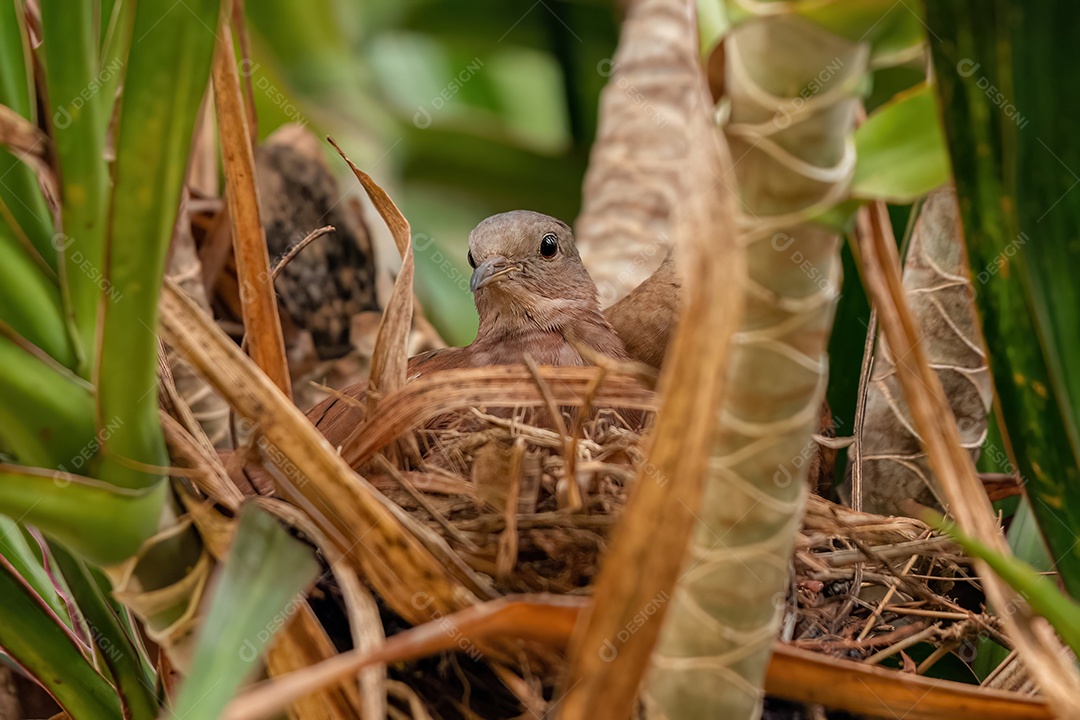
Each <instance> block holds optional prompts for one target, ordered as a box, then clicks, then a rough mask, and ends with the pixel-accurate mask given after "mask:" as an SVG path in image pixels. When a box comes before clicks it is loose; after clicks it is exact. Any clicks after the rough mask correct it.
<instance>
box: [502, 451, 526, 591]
mask: <svg viewBox="0 0 1080 720" xmlns="http://www.w3.org/2000/svg"><path fill="white" fill-rule="evenodd" d="M524 467H525V438H522V437H519V438H517V439H516V440H515V441H514V445H513V448H512V449H511V451H510V473H509V475H510V476H509V477H508V478H507V481H508V484H509V487H508V492H507V493H506V507H505V508H503V518H504V519H505V521H506V527H505V528H503V531H502V533H500V534H499V544H498V549H497V550H496V553H495V574H496V576H497V577H499V578H500V579H502V578H505V577H507V576H508V575H509V574H510V573H511V572H512V571H513V569H514V566H515V565H516V564H517V558H518V526H517V517H518V493H519V490H520V488H521V473H522V470H523V469H524Z"/></svg>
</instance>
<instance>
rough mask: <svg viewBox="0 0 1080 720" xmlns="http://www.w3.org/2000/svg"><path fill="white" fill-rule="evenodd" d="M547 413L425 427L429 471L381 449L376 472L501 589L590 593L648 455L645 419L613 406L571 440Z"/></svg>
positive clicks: (467, 417) (376, 480) (472, 417)
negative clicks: (540, 418)
mask: <svg viewBox="0 0 1080 720" xmlns="http://www.w3.org/2000/svg"><path fill="white" fill-rule="evenodd" d="M537 414H538V413H535V412H530V411H524V412H522V411H518V412H516V413H514V414H507V415H504V416H500V415H495V414H490V413H485V412H481V411H479V410H472V411H470V412H467V413H461V414H459V415H457V416H455V417H454V419H453V420H450V421H448V422H444V423H439V425H440V427H438V428H437V429H430V430H421V431H419V432H418V433H417V437H418V440H419V441H420V444H421V445H423V446H424V447H425V452H424V459H423V460H422V461H421V462H420V463H419V467H417V468H416V469H408V470H400V469H398V468H397V467H395V465H394V463H392V462H391V461H390V460H389V459H388V458H387V457H386V456H385V455H379V456H377V457H376V459H375V461H374V463H373V464H372V469H371V471H370V472H369V474H368V475H367V477H368V479H369V480H370V481H371V482H372V484H373V485H375V487H377V488H378V489H379V490H381V491H382V492H383V493H384V494H385V495H387V497H389V498H390V499H391V500H393V501H394V502H396V503H397V504H398V505H399V506H400V507H402V508H403V509H405V510H406V511H407V512H409V513H410V514H411V515H412V516H413V517H414V519H416V520H417V521H418V522H419V523H421V524H422V525H423V526H425V527H426V528H428V529H429V530H430V531H431V532H434V533H437V534H438V535H440V536H441V537H442V539H443V540H445V541H446V543H447V544H448V545H449V546H450V548H451V549H452V550H453V551H454V552H456V553H457V554H458V555H459V557H460V558H461V560H462V562H463V563H464V564H465V565H466V566H468V567H470V568H472V569H473V570H474V571H476V572H477V573H481V574H483V575H485V576H488V577H490V578H491V579H492V582H493V585H494V588H495V590H496V591H497V592H498V593H500V594H508V593H536V592H551V593H559V594H570V593H581V592H584V591H585V590H586V588H587V587H588V585H589V584H590V583H591V581H592V580H593V578H594V577H595V576H596V573H597V570H598V566H599V560H600V556H601V555H602V553H603V550H604V547H605V545H606V540H607V537H608V534H609V531H610V528H611V527H612V525H613V524H614V523H615V521H616V520H617V519H618V517H619V515H620V511H621V509H622V507H623V505H625V503H626V500H627V496H628V492H629V489H630V487H631V486H632V480H633V476H634V467H636V466H637V465H638V464H639V463H640V462H642V461H643V459H644V453H643V449H642V439H643V436H642V432H641V429H640V428H635V427H634V425H635V424H637V425H640V423H635V422H634V420H633V419H632V418H631V419H629V420H628V418H627V416H626V415H625V414H621V413H619V412H617V411H615V410H610V409H605V410H602V411H599V412H597V413H595V415H594V416H593V417H591V418H590V419H588V420H586V421H584V422H580V423H579V425H580V427H579V431H578V432H577V433H575V434H574V439H573V441H571V442H566V441H565V438H564V437H560V433H559V432H557V431H555V430H551V429H550V428H549V426H548V425H545V424H542V423H537V422H534V421H531V420H530V418H529V416H530V415H537ZM539 414H541V415H543V413H542V412H541V413H539ZM563 422H564V423H570V424H571V425H572V424H573V422H574V421H573V418H572V417H570V416H568V417H565V418H564V419H563ZM567 458H572V460H571V461H568V460H567ZM571 477H572V478H574V480H575V481H576V484H577V486H578V488H580V495H581V497H582V502H581V504H580V506H576V503H575V502H574V495H573V491H572V489H571V488H570V487H569V485H570V480H569V479H570V478H571ZM511 478H512V479H516V481H510V480H508V479H511ZM511 483H512V484H511Z"/></svg>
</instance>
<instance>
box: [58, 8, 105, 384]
mask: <svg viewBox="0 0 1080 720" xmlns="http://www.w3.org/2000/svg"><path fill="white" fill-rule="evenodd" d="M93 5H94V3H93V2H90V0H78V1H77V2H72V0H42V1H41V28H42V35H43V38H42V45H41V53H42V56H43V59H44V66H45V86H46V88H47V90H48V93H47V94H48V102H47V103H46V106H47V107H48V108H49V117H48V118H47V121H48V124H49V127H50V128H51V132H50V135H51V137H52V138H53V143H54V145H55V148H54V149H55V151H56V161H57V165H58V170H59V183H60V209H61V215H62V218H63V220H62V227H61V231H62V232H61V234H60V235H58V237H57V239H56V244H57V245H58V247H60V248H62V252H63V257H64V259H63V265H64V274H63V282H64V284H65V287H66V290H67V294H66V296H65V297H66V299H67V300H68V302H69V306H68V312H69V314H70V315H71V317H72V318H73V320H74V324H75V332H76V334H77V336H78V342H79V347H80V349H81V351H82V352H81V357H82V358H83V360H82V362H81V363H80V367H79V374H80V375H82V376H83V377H85V378H89V377H90V376H91V363H92V348H93V347H94V346H95V336H96V334H97V313H98V303H99V301H100V298H101V294H102V289H103V287H104V282H103V278H105V277H107V276H106V275H105V263H104V256H105V242H104V239H105V199H106V196H107V193H108V187H109V176H108V171H107V167H106V165H105V136H106V132H107V126H108V122H109V111H110V109H111V108H112V104H113V103H112V98H110V97H106V96H105V95H104V94H103V93H102V92H101V82H100V80H99V79H98V77H99V70H98V51H97V47H98V41H99V39H98V27H97V25H95V24H94V22H93V16H94V13H93Z"/></svg>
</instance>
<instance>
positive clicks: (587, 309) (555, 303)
mask: <svg viewBox="0 0 1080 720" xmlns="http://www.w3.org/2000/svg"><path fill="white" fill-rule="evenodd" d="M469 264H470V265H472V266H473V267H474V268H475V270H474V271H473V275H472V281H471V283H470V287H471V288H472V291H473V299H474V301H475V302H476V311H477V313H478V314H479V315H480V326H479V329H478V331H477V333H476V339H475V340H473V342H472V343H471V344H470V345H467V346H465V347H460V348H443V349H440V350H433V351H431V352H427V353H424V354H422V355H417V356H416V357H414V358H411V359H410V360H409V367H408V379H409V380H413V379H416V378H417V377H420V376H421V375H426V374H428V373H432V372H435V371H437V370H448V369H451V368H469V367H486V366H489V365H513V364H518V363H523V362H524V361H525V355H526V354H528V355H530V356H531V357H532V358H533V360H535V361H536V362H537V363H538V364H540V365H588V364H590V363H588V362H587V361H586V360H585V359H583V358H582V357H581V354H580V353H579V352H578V350H577V348H576V347H575V346H576V345H580V346H584V347H587V348H589V349H590V350H593V351H595V352H598V353H601V354H603V355H607V356H609V357H612V358H616V359H619V360H625V359H627V358H628V355H627V353H626V349H625V348H624V346H623V343H622V341H621V340H620V339H619V336H618V335H616V334H615V331H614V330H613V329H612V327H611V324H610V323H609V322H608V321H607V319H606V318H605V317H604V314H603V313H602V312H601V311H600V305H599V303H598V301H597V291H596V285H595V284H594V283H593V281H592V278H591V277H590V276H589V273H588V271H587V270H586V269H585V266H584V265H583V264H582V262H581V257H580V256H579V255H578V251H577V247H576V246H575V244H574V236H573V233H572V232H571V230H570V227H569V226H568V225H566V223H564V222H562V221H560V220H556V219H555V218H553V217H549V216H547V215H541V214H540V213H536V212H530V211H527V210H514V211H512V212H507V213H502V214H500V215H494V216H492V217H489V218H488V219H486V220H484V221H483V222H481V223H480V224H479V225H477V226H476V229H474V230H473V231H472V233H471V234H470V235H469ZM364 390H365V384H364V383H361V384H358V385H354V386H352V387H350V388H346V389H345V391H344V394H345V395H347V396H350V397H354V398H360V397H362V396H363V393H364ZM308 417H310V418H311V420H312V422H314V423H315V425H316V426H317V427H318V428H319V429H320V430H321V431H322V432H323V434H324V435H325V436H326V437H327V439H328V440H330V442H331V443H332V444H334V445H338V444H340V443H341V442H342V441H343V440H344V439H345V437H346V436H347V435H348V434H349V432H351V430H352V429H353V428H354V427H355V426H356V425H357V423H359V422H360V421H361V419H362V417H363V413H362V411H361V410H360V409H359V408H357V407H355V406H354V405H353V404H352V403H348V402H345V401H342V400H340V399H339V398H327V399H326V400H324V401H323V402H322V403H320V404H319V405H316V406H315V407H314V408H313V409H312V410H311V411H310V412H309V413H308Z"/></svg>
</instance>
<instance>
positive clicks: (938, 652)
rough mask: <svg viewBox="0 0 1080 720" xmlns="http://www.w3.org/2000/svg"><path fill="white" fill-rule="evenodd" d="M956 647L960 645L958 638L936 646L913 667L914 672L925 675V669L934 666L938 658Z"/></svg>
mask: <svg viewBox="0 0 1080 720" xmlns="http://www.w3.org/2000/svg"><path fill="white" fill-rule="evenodd" d="M958 647H960V642H959V641H958V640H953V641H952V642H947V643H945V644H944V645H942V646H940V647H938V648H937V649H935V650H934V652H932V653H930V655H929V656H928V657H927V658H926V659H925V660H923V661H922V662H921V663H919V666H918V667H917V668H915V674H916V675H925V674H926V671H927V670H929V669H930V668H932V667H934V665H936V664H937V662H938V660H940V659H941V658H943V657H945V656H946V655H948V654H949V653H951V652H952V651H953V650H955V649H956V648H958Z"/></svg>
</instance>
